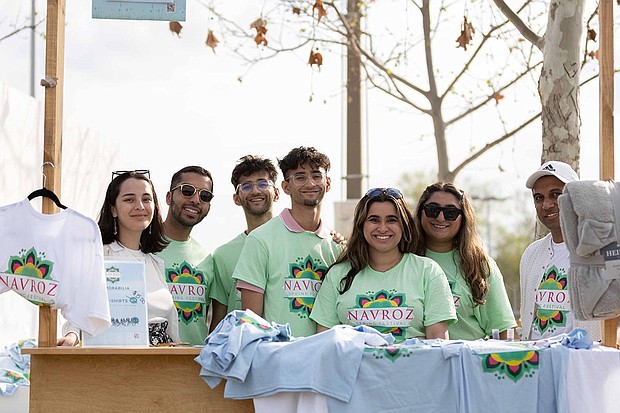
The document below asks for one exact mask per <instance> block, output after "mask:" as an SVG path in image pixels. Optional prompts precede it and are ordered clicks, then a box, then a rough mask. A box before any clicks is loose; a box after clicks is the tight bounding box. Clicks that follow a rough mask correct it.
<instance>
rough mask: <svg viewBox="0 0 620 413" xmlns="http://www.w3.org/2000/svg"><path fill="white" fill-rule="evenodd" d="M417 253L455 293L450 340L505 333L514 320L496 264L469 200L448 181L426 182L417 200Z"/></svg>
mask: <svg viewBox="0 0 620 413" xmlns="http://www.w3.org/2000/svg"><path fill="white" fill-rule="evenodd" d="M415 219H416V221H415V222H416V226H417V231H416V233H417V234H418V241H417V250H416V253H417V254H419V255H423V256H426V257H429V258H431V259H433V260H434V261H436V262H437V263H438V264H439V265H440V266H441V268H442V269H443V271H444V273H445V274H446V277H448V282H449V283H450V289H451V290H452V295H453V297H454V305H455V307H456V314H457V315H458V323H455V324H453V325H451V326H450V327H449V328H448V331H449V332H450V338H451V339H464V340H476V339H479V338H483V337H486V336H491V334H492V332H493V330H494V329H497V330H499V332H500V338H503V339H505V338H506V336H507V333H506V331H507V330H508V329H509V328H512V327H516V325H517V323H516V322H515V318H514V315H513V312H512V308H511V306H510V301H508V295H507V294H506V288H505V287H504V280H503V277H502V273H501V272H500V270H499V268H498V267H497V264H495V261H493V259H492V258H490V257H489V256H488V255H487V253H486V252H485V250H484V248H483V246H482V241H481V240H480V237H479V236H478V231H477V225H476V216H475V213H474V209H473V206H472V205H471V202H470V201H469V198H468V197H467V196H466V195H465V193H464V192H463V191H461V190H460V189H458V188H456V187H455V186H454V185H453V184H452V183H449V182H436V183H434V184H432V185H429V186H428V187H427V188H426V189H425V190H424V192H423V193H422V196H421V197H420V200H419V201H418V205H417V209H416V214H415Z"/></svg>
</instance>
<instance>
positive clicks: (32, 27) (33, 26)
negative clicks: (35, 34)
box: [0, 18, 45, 42]
mask: <svg viewBox="0 0 620 413" xmlns="http://www.w3.org/2000/svg"><path fill="white" fill-rule="evenodd" d="M44 21H45V19H44V18H43V19H41V20H39V21H38V22H36V23H35V24H34V25H32V24H26V25H23V26H22V27H18V28H17V29H15V30H13V31H12V32H11V33H9V34H6V35H4V36H2V37H0V42H1V41H3V40H6V39H8V38H9V37H12V36H15V35H16V34H18V33H19V32H23V31H24V30H34V29H36V28H37V26H38V25H40V24H41V23H43V22H44Z"/></svg>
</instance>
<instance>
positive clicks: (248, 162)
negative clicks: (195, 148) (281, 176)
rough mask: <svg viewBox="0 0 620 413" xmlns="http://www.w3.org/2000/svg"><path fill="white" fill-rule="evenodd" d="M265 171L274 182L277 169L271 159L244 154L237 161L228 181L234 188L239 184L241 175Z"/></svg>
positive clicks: (276, 177)
mask: <svg viewBox="0 0 620 413" xmlns="http://www.w3.org/2000/svg"><path fill="white" fill-rule="evenodd" d="M263 171H264V172H267V174H268V175H269V179H270V180H271V182H273V183H274V184H275V183H276V181H277V180H278V171H277V170H276V167H275V166H274V164H273V162H271V159H266V158H261V157H260V156H255V155H246V156H243V157H241V158H239V160H238V161H237V165H236V166H235V169H233V171H232V176H231V177H230V182H231V183H232V185H233V187H235V189H236V188H237V185H239V183H240V181H241V177H242V176H250V175H252V174H253V173H255V172H263Z"/></svg>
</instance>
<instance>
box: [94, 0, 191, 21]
mask: <svg viewBox="0 0 620 413" xmlns="http://www.w3.org/2000/svg"><path fill="white" fill-rule="evenodd" d="M185 1H186V0H131V1H119V0H93V14H92V16H93V19H123V20H163V21H177V22H178V21H185Z"/></svg>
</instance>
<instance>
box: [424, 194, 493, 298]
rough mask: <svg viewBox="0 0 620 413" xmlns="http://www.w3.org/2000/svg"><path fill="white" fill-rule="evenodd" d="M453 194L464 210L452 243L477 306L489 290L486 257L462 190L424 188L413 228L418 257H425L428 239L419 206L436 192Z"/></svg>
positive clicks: (470, 205)
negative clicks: (415, 230)
mask: <svg viewBox="0 0 620 413" xmlns="http://www.w3.org/2000/svg"><path fill="white" fill-rule="evenodd" d="M439 191H441V192H446V193H449V194H452V195H454V196H455V197H456V199H457V200H458V201H459V204H460V207H461V209H462V210H463V213H462V215H461V217H462V218H461V227H460V228H459V232H458V233H457V234H456V236H455V237H454V240H453V245H454V247H458V249H459V254H460V255H461V272H462V273H463V278H465V281H466V282H467V285H469V288H470V289H471V295H472V298H473V299H474V302H475V303H476V304H484V303H485V296H486V294H487V291H488V290H489V281H488V277H489V270H490V268H491V266H490V263H489V256H488V255H487V253H486V252H485V251H484V248H483V246H482V241H481V240H480V237H479V236H478V230H477V223H476V214H475V212H474V207H473V206H472V204H471V202H470V201H469V198H468V197H467V196H466V195H465V193H464V192H463V191H461V190H460V189H458V188H457V187H456V186H454V184H452V183H451V182H435V183H434V184H432V185H429V186H427V187H426V189H425V190H424V192H423V193H422V196H421V197H420V200H419V201H418V206H417V208H416V214H415V218H416V228H417V233H418V242H417V251H416V252H417V254H418V255H424V254H425V252H426V246H427V239H426V233H425V232H424V229H422V207H423V206H424V205H425V204H426V203H427V202H428V200H429V198H430V197H431V195H432V194H434V193H435V192H439Z"/></svg>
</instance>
